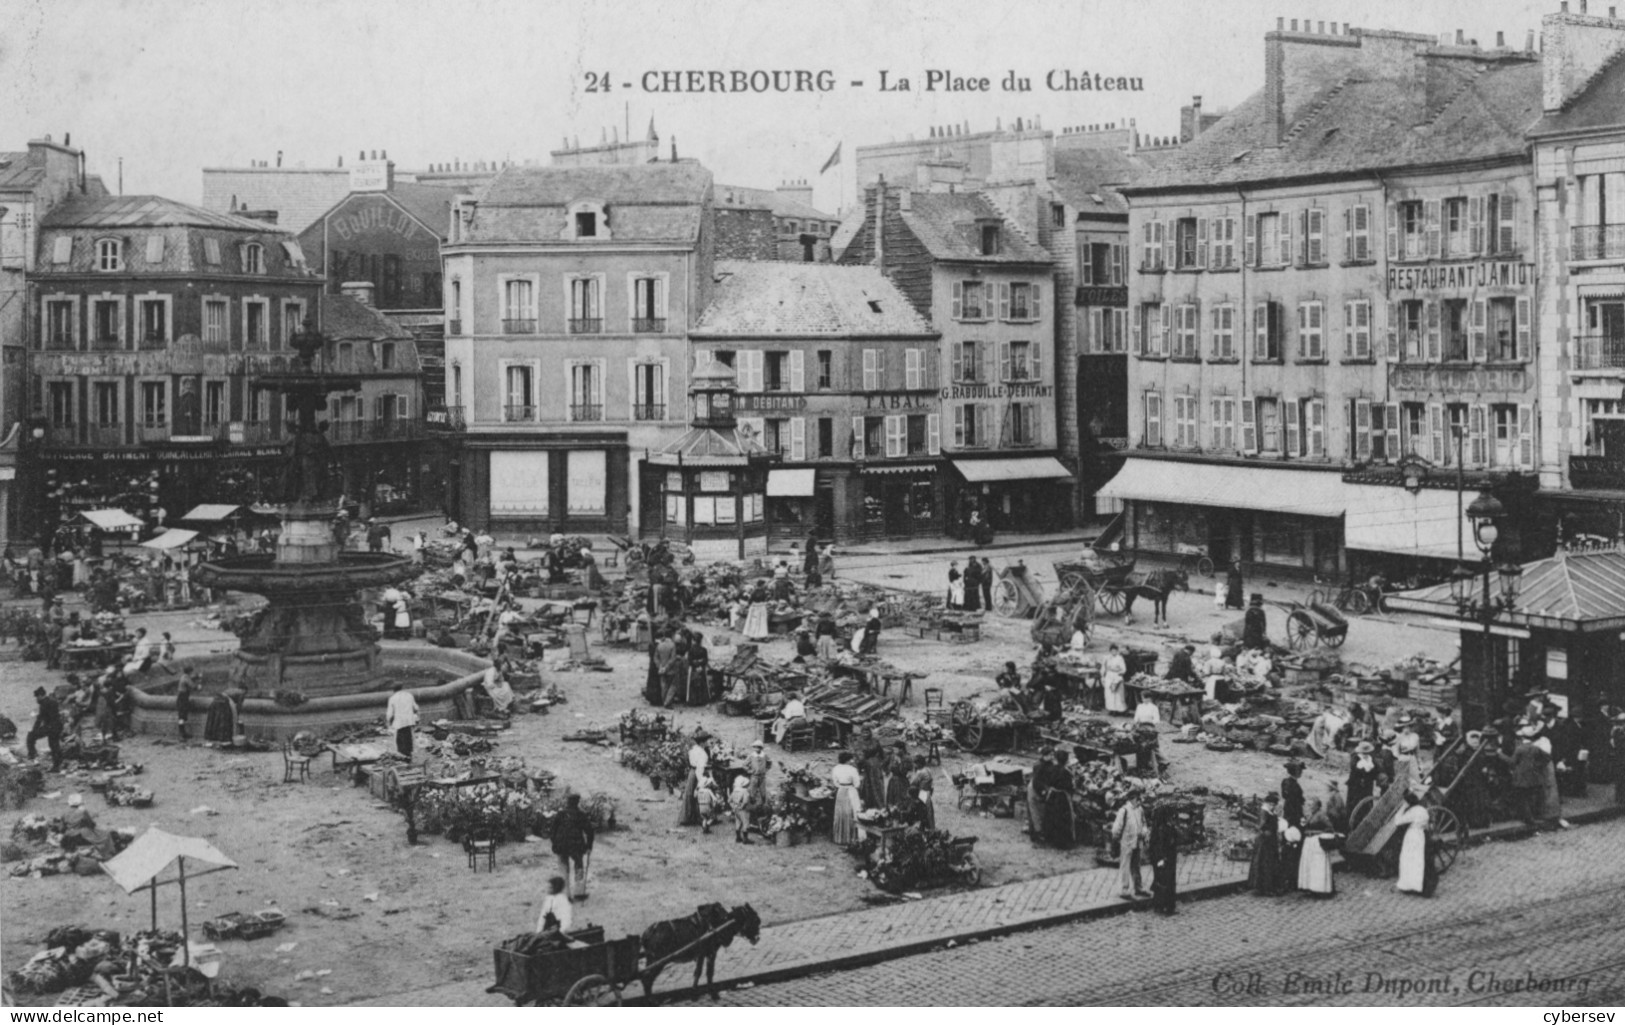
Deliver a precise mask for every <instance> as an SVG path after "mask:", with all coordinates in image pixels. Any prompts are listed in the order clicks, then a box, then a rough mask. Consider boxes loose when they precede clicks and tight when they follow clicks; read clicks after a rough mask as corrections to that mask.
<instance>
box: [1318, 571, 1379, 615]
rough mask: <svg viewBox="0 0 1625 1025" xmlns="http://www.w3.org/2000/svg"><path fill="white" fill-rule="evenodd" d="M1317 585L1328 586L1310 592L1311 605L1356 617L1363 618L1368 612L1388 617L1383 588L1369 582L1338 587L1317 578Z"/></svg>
mask: <svg viewBox="0 0 1625 1025" xmlns="http://www.w3.org/2000/svg"><path fill="white" fill-rule="evenodd" d="M1315 583H1316V584H1324V585H1326V586H1325V587H1322V588H1316V589H1314V590H1311V591H1310V592H1309V604H1310V605H1330V606H1332V607H1333V608H1335V609H1337V610H1338V611H1339V612H1352V613H1353V614H1354V615H1356V616H1363V615H1365V614H1366V613H1367V612H1376V613H1377V614H1378V615H1382V616H1386V615H1388V601H1387V596H1386V595H1385V594H1384V592H1383V590H1382V588H1381V587H1379V586H1377V585H1375V584H1372V583H1370V582H1369V581H1368V582H1366V583H1364V584H1350V585H1344V586H1338V585H1336V584H1330V583H1329V582H1328V581H1325V580H1322V579H1321V578H1320V577H1316V578H1315Z"/></svg>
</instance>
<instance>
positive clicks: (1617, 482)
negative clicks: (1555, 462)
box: [1569, 456, 1625, 491]
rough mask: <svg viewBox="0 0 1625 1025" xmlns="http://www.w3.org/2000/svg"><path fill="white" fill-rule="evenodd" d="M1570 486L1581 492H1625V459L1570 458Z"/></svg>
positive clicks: (1598, 457) (1607, 457) (1600, 457)
mask: <svg viewBox="0 0 1625 1025" xmlns="http://www.w3.org/2000/svg"><path fill="white" fill-rule="evenodd" d="M1569 486H1570V487H1574V488H1580V489H1581V490H1599V491H1625V459H1617V458H1613V457H1610V456H1569Z"/></svg>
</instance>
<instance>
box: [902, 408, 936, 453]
mask: <svg viewBox="0 0 1625 1025" xmlns="http://www.w3.org/2000/svg"><path fill="white" fill-rule="evenodd" d="M926 419H927V417H926V415H925V414H924V413H919V414H915V415H911V416H909V417H907V418H906V420H907V423H906V425H905V426H906V431H907V453H908V455H911V456H923V455H925V454H926V453H927V452H928V451H930V446H929V441H928V432H927V431H926Z"/></svg>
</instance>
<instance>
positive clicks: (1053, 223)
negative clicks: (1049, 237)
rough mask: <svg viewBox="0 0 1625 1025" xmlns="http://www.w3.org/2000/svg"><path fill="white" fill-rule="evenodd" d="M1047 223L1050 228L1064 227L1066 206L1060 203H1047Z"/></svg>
mask: <svg viewBox="0 0 1625 1025" xmlns="http://www.w3.org/2000/svg"><path fill="white" fill-rule="evenodd" d="M1049 225H1050V227H1052V228H1064V227H1066V207H1065V206H1064V205H1062V204H1060V203H1051V204H1050V205H1049Z"/></svg>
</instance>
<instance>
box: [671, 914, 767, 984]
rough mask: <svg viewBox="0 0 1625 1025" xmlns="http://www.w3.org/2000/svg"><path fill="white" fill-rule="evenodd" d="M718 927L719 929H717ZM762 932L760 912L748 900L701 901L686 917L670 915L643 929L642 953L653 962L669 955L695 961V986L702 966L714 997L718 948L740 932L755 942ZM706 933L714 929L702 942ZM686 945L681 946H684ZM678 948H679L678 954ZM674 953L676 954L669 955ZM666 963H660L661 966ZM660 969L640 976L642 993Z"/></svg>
mask: <svg viewBox="0 0 1625 1025" xmlns="http://www.w3.org/2000/svg"><path fill="white" fill-rule="evenodd" d="M719 930H720V931H719ZM761 932H762V919H761V916H759V915H758V914H756V910H755V909H754V908H752V907H751V906H750V905H749V904H740V905H739V906H738V907H733V908H725V907H723V906H722V905H721V904H702V905H700V906H699V907H698V908H697V909H695V911H694V913H693V914H692V915H689V916H688V917H687V918H670V919H667V920H666V921H664V922H656V923H655V924H654V925H651V926H649V928H647V929H645V930H643V940H642V942H643V957H644V962H645V963H646V964H654V963H655V962H656V961H661V960H663V959H665V958H668V957H671V958H672V960H673V961H692V962H694V987H695V988H696V989H698V988H699V985H700V969H701V967H703V968H704V969H705V985H706V989H707V990H709V992H710V994H711V999H712V1000H715V999H716V998H717V991H716V984H715V982H714V981H713V980H714V978H715V976H716V971H717V951H718V950H721V949H722V948H723V947H727V946H732V945H733V941H734V937H735V936H743V937H745V939H747V940H750V942H751V946H755V945H756V941H757V939H759V938H760V936H761ZM707 933H715V935H713V936H711V937H710V938H709V939H706V940H704V941H703V942H701V937H704V936H705V935H706V934H707ZM685 947H687V948H689V949H687V950H684V949H683V948H685ZM678 951H682V953H681V954H678ZM673 954H677V955H678V956H676V957H672V955H673ZM664 967H665V965H662V966H661V969H663V968H664ZM659 975H660V970H659V969H657V970H655V971H653V972H646V973H645V974H644V975H643V977H642V982H643V995H644V996H648V995H649V993H650V992H651V991H652V990H653V989H654V984H655V979H656V978H657V977H658V976H659Z"/></svg>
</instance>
